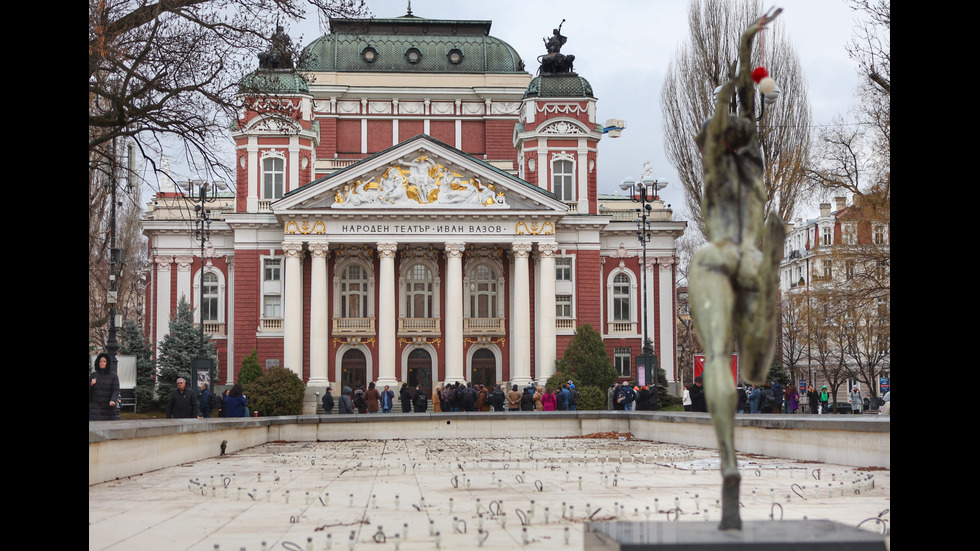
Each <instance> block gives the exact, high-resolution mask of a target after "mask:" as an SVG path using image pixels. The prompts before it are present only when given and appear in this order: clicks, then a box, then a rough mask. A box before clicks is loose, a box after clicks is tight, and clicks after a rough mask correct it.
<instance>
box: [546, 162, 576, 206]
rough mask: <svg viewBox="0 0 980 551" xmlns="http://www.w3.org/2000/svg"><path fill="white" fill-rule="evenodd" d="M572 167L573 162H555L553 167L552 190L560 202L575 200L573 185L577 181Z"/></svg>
mask: <svg viewBox="0 0 980 551" xmlns="http://www.w3.org/2000/svg"><path fill="white" fill-rule="evenodd" d="M572 167H573V165H572V161H555V162H554V163H553V164H552V165H551V169H552V173H551V184H552V187H551V189H552V191H553V192H554V194H555V195H557V196H558V200H560V201H574V200H575V197H574V195H573V194H572V187H573V186H572V184H573V182H574V180H575V178H574V176H573V174H572Z"/></svg>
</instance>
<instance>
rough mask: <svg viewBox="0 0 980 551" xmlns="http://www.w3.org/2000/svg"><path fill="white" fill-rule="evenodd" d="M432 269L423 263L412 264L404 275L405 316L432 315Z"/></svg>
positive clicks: (426, 316) (427, 316)
mask: <svg viewBox="0 0 980 551" xmlns="http://www.w3.org/2000/svg"><path fill="white" fill-rule="evenodd" d="M433 281H434V278H433V277H432V270H430V269H429V268H428V266H426V265H425V264H413V265H412V266H411V267H409V269H408V273H407V274H406V276H405V292H406V295H407V297H406V298H407V299H408V300H407V301H406V310H407V311H406V317H409V318H431V317H434V315H433V307H432V297H433V290H432V288H433Z"/></svg>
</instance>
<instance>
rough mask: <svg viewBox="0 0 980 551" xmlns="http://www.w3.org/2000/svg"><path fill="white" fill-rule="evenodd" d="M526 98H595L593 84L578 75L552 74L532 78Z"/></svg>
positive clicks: (525, 93)
mask: <svg viewBox="0 0 980 551" xmlns="http://www.w3.org/2000/svg"><path fill="white" fill-rule="evenodd" d="M524 97H525V98H534V97H538V98H593V97H595V96H594V95H592V85H591V84H589V81H587V80H585V79H584V78H582V77H580V76H578V75H576V74H575V73H568V74H551V75H544V76H537V77H534V78H532V79H531V82H529V83H528V85H527V90H525V91H524Z"/></svg>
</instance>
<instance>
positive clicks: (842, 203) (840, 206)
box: [834, 197, 847, 211]
mask: <svg viewBox="0 0 980 551" xmlns="http://www.w3.org/2000/svg"><path fill="white" fill-rule="evenodd" d="M834 201H837V210H838V211H842V210H844V208H846V207H847V197H834Z"/></svg>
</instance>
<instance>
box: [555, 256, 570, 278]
mask: <svg viewBox="0 0 980 551" xmlns="http://www.w3.org/2000/svg"><path fill="white" fill-rule="evenodd" d="M571 280H572V259H571V258H570V257H558V258H556V259H555V281H571Z"/></svg>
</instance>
